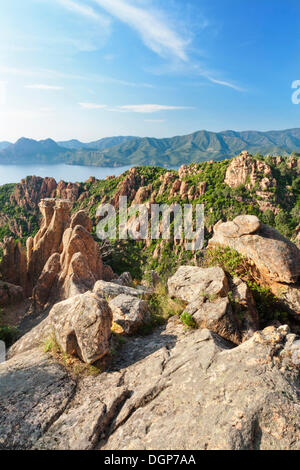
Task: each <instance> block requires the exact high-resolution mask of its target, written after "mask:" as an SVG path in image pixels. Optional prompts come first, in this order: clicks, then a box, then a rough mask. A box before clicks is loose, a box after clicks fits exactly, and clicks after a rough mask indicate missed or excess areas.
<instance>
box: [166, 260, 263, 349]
mask: <svg viewBox="0 0 300 470" xmlns="http://www.w3.org/2000/svg"><path fill="white" fill-rule="evenodd" d="M168 289H169V294H170V296H171V297H177V298H179V299H181V300H184V301H185V302H187V304H188V305H187V306H186V308H185V313H187V314H189V315H191V317H192V318H193V320H194V322H195V323H196V325H197V326H198V327H199V328H207V329H209V330H210V331H213V332H214V333H217V334H218V335H219V336H221V337H222V338H224V339H227V340H228V341H231V342H232V343H234V344H240V343H241V342H243V341H245V340H247V339H249V338H250V337H251V336H252V335H253V334H254V332H255V331H257V330H258V328H259V318H258V313H257V310H256V307H255V303H254V300H253V297H252V295H251V292H250V291H249V289H248V288H247V285H246V284H245V283H243V282H242V281H241V280H240V279H235V280H233V281H230V282H229V280H228V279H227V276H226V274H225V272H224V271H223V269H221V268H199V267H195V266H181V267H180V268H179V269H178V271H177V272H176V273H175V274H174V276H173V277H171V278H170V279H169V280H168ZM241 313H242V314H241Z"/></svg>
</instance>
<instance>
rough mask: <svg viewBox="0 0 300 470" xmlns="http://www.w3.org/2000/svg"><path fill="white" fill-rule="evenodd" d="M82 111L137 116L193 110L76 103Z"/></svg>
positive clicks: (156, 106)
mask: <svg viewBox="0 0 300 470" xmlns="http://www.w3.org/2000/svg"><path fill="white" fill-rule="evenodd" d="M78 104H79V106H81V108H84V109H106V110H107V111H113V112H118V113H139V114H152V113H157V112H159V111H176V110H182V109H194V108H191V107H190V106H166V105H163V104H129V105H125V106H107V105H106V104H97V103H86V102H81V103H78ZM151 121H152V122H163V120H149V122H151Z"/></svg>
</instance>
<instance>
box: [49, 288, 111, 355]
mask: <svg viewBox="0 0 300 470" xmlns="http://www.w3.org/2000/svg"><path fill="white" fill-rule="evenodd" d="M49 318H50V323H51V325H52V328H53V332H54V334H55V337H56V340H57V342H58V344H59V345H60V346H61V348H62V350H63V351H64V352H65V353H66V354H75V355H78V356H79V357H80V359H82V360H83V361H84V362H86V363H87V364H92V363H93V362H96V361H97V360H98V359H101V358H102V357H103V356H105V355H106V354H108V353H109V339H110V336H111V326H112V312H111V310H110V308H109V306H108V304H107V302H106V301H105V300H104V299H102V298H99V297H98V296H97V295H96V294H93V293H91V292H86V293H85V294H82V295H78V296H75V297H72V298H70V299H67V300H65V301H63V302H60V303H58V304H56V305H54V307H53V308H52V310H51V311H50V313H49Z"/></svg>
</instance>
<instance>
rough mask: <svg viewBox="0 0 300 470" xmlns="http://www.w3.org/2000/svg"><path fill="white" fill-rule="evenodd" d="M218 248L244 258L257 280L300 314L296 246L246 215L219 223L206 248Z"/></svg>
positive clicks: (299, 269)
mask: <svg viewBox="0 0 300 470" xmlns="http://www.w3.org/2000/svg"><path fill="white" fill-rule="evenodd" d="M218 245H219V246H223V247H229V248H231V249H234V250H236V251H237V252H238V253H240V254H241V255H243V256H244V257H245V258H247V259H248V261H249V263H250V264H251V265H252V266H253V267H254V269H255V275H256V277H257V278H258V279H259V281H260V282H261V283H262V284H265V285H267V286H269V287H270V288H271V290H272V291H273V293H274V294H275V295H277V296H278V297H280V298H281V299H282V302H283V304H285V306H286V307H287V308H288V309H289V310H290V311H291V312H292V313H296V314H300V250H299V248H298V247H297V246H296V245H294V244H293V243H292V242H291V241H290V240H288V239H287V238H285V237H284V236H283V235H281V234H280V233H279V232H278V231H277V230H275V229H274V228H272V227H269V226H268V225H264V224H261V223H260V222H259V220H258V218H257V217H255V216H249V215H244V216H239V217H236V218H235V219H234V220H233V221H232V222H225V223H223V222H218V223H217V224H216V225H215V227H214V236H213V238H212V239H211V240H210V241H209V246H210V247H214V246H218Z"/></svg>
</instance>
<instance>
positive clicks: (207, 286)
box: [168, 266, 229, 302]
mask: <svg viewBox="0 0 300 470" xmlns="http://www.w3.org/2000/svg"><path fill="white" fill-rule="evenodd" d="M168 290H169V295H170V296H171V297H177V298H179V299H181V300H184V301H185V302H192V301H193V300H195V299H198V298H199V296H200V297H201V296H202V297H204V296H211V297H215V296H220V297H225V296H226V295H227V293H228V290H229V286H228V280H227V277H226V274H225V273H224V271H223V269H221V268H199V267H196V266H181V267H180V268H179V269H178V271H177V272H176V273H175V274H174V276H172V277H171V278H170V279H169V280H168Z"/></svg>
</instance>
